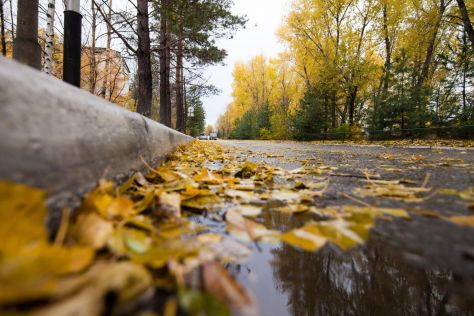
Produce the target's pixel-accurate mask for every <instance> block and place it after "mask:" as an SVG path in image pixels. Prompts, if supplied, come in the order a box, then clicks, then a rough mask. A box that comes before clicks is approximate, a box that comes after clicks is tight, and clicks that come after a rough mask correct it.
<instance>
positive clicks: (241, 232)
mask: <svg viewBox="0 0 474 316" xmlns="http://www.w3.org/2000/svg"><path fill="white" fill-rule="evenodd" d="M226 221H227V223H228V225H227V230H228V231H229V232H230V233H232V234H234V235H237V236H240V237H242V238H249V239H250V240H258V239H261V238H264V237H268V238H271V237H275V236H276V235H277V233H276V232H275V231H271V230H268V229H267V228H265V226H263V225H262V224H258V223H256V222H254V221H251V220H249V219H246V218H244V217H243V216H242V215H240V214H239V213H237V212H236V211H232V210H229V211H228V212H227V214H226Z"/></svg>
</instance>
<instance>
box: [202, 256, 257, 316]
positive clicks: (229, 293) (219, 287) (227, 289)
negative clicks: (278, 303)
mask: <svg viewBox="0 0 474 316" xmlns="http://www.w3.org/2000/svg"><path fill="white" fill-rule="evenodd" d="M202 275H203V281H204V289H205V291H206V292H207V293H209V294H210V295H212V296H214V297H216V298H218V299H219V300H221V301H222V302H224V303H225V304H226V305H227V306H230V307H231V308H232V309H233V310H234V311H237V312H238V314H239V315H244V316H245V315H248V316H250V315H258V314H259V313H258V310H257V307H256V304H255V302H254V299H253V298H252V296H251V295H250V294H249V293H248V292H247V291H246V290H245V289H244V288H243V287H242V286H241V285H240V284H238V283H237V281H236V280H235V279H234V278H233V277H231V276H230V275H229V273H228V272H227V270H226V269H224V268H223V267H222V266H221V265H220V264H219V263H216V262H210V263H206V264H204V266H203V268H202Z"/></svg>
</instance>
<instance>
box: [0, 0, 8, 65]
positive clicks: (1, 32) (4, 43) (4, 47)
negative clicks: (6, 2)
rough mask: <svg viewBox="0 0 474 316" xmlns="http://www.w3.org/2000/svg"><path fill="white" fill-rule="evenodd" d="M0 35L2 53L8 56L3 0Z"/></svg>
mask: <svg viewBox="0 0 474 316" xmlns="http://www.w3.org/2000/svg"><path fill="white" fill-rule="evenodd" d="M0 36H1V37H2V55H3V56H7V39H6V38H5V14H4V11H3V0H0Z"/></svg>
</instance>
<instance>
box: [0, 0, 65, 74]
mask: <svg viewBox="0 0 474 316" xmlns="http://www.w3.org/2000/svg"><path fill="white" fill-rule="evenodd" d="M0 1H1V0H0ZM55 12H56V0H49V1H48V13H47V15H46V43H45V48H44V66H43V71H44V72H45V73H46V74H48V75H51V74H52V73H53V55H54V14H55Z"/></svg>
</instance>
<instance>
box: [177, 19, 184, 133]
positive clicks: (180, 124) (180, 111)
mask: <svg viewBox="0 0 474 316" xmlns="http://www.w3.org/2000/svg"><path fill="white" fill-rule="evenodd" d="M183 36H184V34H183V21H182V20H181V21H180V25H179V34H178V50H177V53H176V59H177V62H176V129H177V130H178V131H180V132H184V104H183V103H184V102H183V72H184V65H183V58H184V57H183V49H184V47H183V45H184V38H183Z"/></svg>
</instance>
